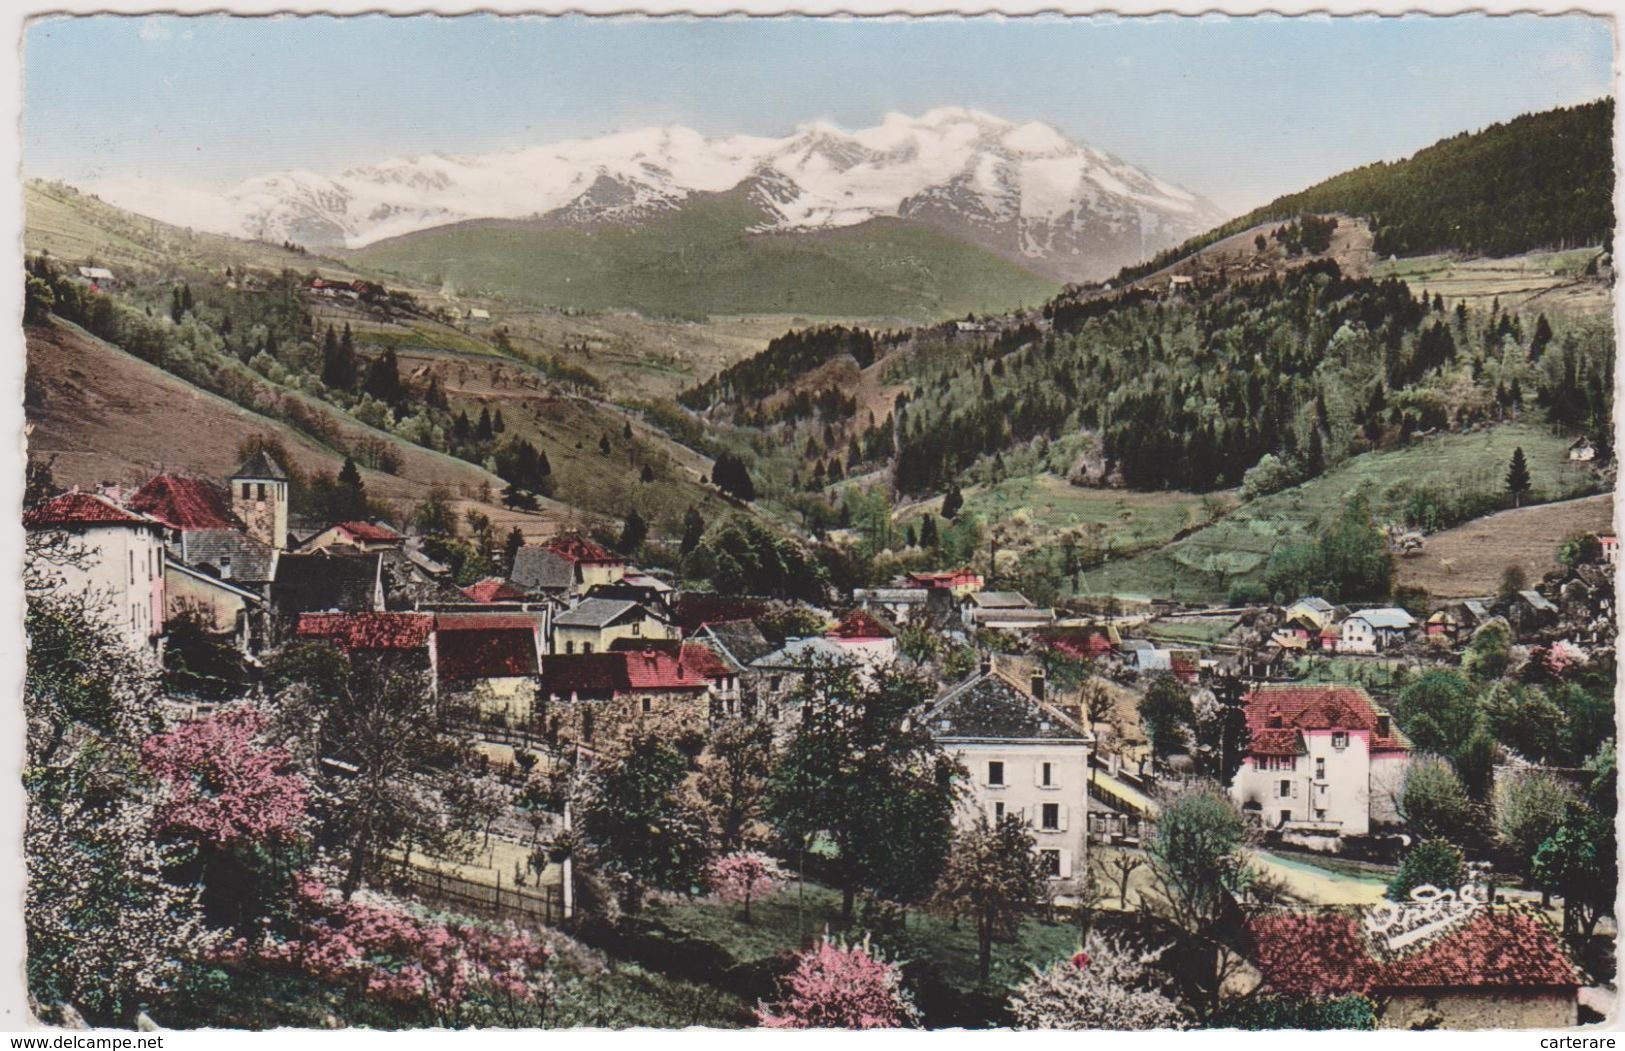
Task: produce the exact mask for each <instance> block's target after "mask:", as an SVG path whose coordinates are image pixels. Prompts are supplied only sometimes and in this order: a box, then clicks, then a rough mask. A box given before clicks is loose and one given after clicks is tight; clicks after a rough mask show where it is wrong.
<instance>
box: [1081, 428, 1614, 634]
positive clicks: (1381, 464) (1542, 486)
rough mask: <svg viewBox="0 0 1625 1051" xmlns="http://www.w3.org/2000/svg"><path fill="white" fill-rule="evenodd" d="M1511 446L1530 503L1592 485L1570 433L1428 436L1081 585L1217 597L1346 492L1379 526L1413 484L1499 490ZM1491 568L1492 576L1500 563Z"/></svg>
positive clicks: (1451, 490) (1130, 594)
mask: <svg viewBox="0 0 1625 1051" xmlns="http://www.w3.org/2000/svg"><path fill="white" fill-rule="evenodd" d="M1519 447H1521V448H1522V449H1523V451H1524V455H1525V456H1526V457H1527V458H1528V461H1529V470H1530V473H1531V475H1532V477H1533V481H1534V493H1535V499H1538V500H1542V501H1559V500H1566V499H1570V498H1574V497H1577V496H1581V495H1585V494H1588V493H1590V492H1592V491H1594V490H1595V488H1596V487H1597V485H1598V484H1599V483H1598V480H1597V476H1596V474H1595V472H1593V471H1592V470H1591V469H1590V468H1587V467H1584V466H1579V465H1571V464H1570V463H1569V461H1568V439H1566V438H1564V437H1562V436H1561V435H1557V434H1554V433H1552V432H1551V431H1550V430H1549V429H1547V428H1545V427H1542V426H1539V425H1536V424H1530V423H1513V424H1503V425H1500V426H1497V427H1493V428H1490V429H1487V430H1482V431H1474V432H1471V433H1468V434H1441V435H1435V436H1432V437H1429V438H1424V439H1422V440H1420V441H1417V442H1415V443H1413V444H1412V445H1411V446H1409V447H1408V448H1404V449H1397V450H1389V451H1384V452H1377V453H1367V454H1365V455H1362V456H1357V457H1355V458H1353V459H1351V460H1348V461H1345V462H1344V463H1342V464H1340V465H1338V466H1337V467H1335V468H1333V469H1332V470H1330V471H1328V472H1327V473H1325V474H1323V475H1321V476H1320V477H1318V478H1315V479H1312V480H1311V481H1309V482H1305V483H1304V484H1302V485H1297V486H1293V487H1292V488H1290V489H1285V490H1282V491H1281V492H1278V493H1272V494H1270V495H1268V496H1265V497H1261V498H1260V499H1257V500H1253V501H1251V502H1249V503H1246V504H1243V505H1242V506H1241V507H1240V508H1238V509H1237V510H1235V511H1234V512H1232V513H1231V514H1229V515H1227V516H1225V517H1224V518H1223V519H1221V520H1220V521H1218V522H1217V523H1215V524H1213V525H1211V526H1208V527H1207V528H1206V529H1202V530H1200V531H1199V532H1197V533H1194V534H1192V535H1191V536H1188V537H1186V538H1185V539H1183V540H1179V541H1176V542H1174V543H1172V544H1170V545H1169V546H1167V547H1165V548H1162V549H1160V550H1157V551H1153V552H1149V553H1147V554H1143V555H1139V556H1137V557H1134V558H1129V559H1125V560H1122V561H1113V562H1108V563H1107V564H1106V565H1104V566H1101V567H1099V568H1097V569H1094V570H1091V571H1090V572H1089V573H1087V574H1085V579H1084V581H1083V587H1082V588H1081V590H1082V591H1083V592H1085V593H1088V594H1117V595H1119V596H1121V597H1124V598H1142V599H1143V598H1153V597H1168V598H1175V599H1181V600H1186V601H1209V602H1212V601H1222V600H1223V599H1224V598H1225V596H1226V595H1227V594H1228V592H1229V589H1230V588H1231V587H1232V586H1233V585H1235V584H1237V583H1240V582H1243V581H1247V582H1256V581H1259V580H1261V579H1262V574H1263V570H1264V567H1265V564H1266V563H1267V562H1268V560H1269V556H1270V554H1271V553H1272V552H1273V551H1275V550H1276V549H1277V548H1278V547H1280V546H1282V545H1285V544H1293V543H1301V542H1303V541H1305V540H1306V539H1308V538H1310V537H1312V536H1313V535H1314V533H1315V531H1316V530H1317V528H1318V527H1319V525H1320V524H1321V523H1323V522H1327V521H1330V520H1331V519H1332V518H1333V517H1334V516H1335V515H1336V514H1337V513H1338V512H1339V511H1340V510H1341V509H1342V507H1343V506H1344V502H1345V500H1346V499H1347V498H1348V496H1349V495H1351V494H1352V493H1354V492H1356V491H1358V490H1360V489H1362V488H1365V489H1366V490H1367V491H1368V492H1369V494H1370V496H1371V499H1372V509H1373V511H1374V513H1375V514H1376V517H1377V519H1378V521H1379V522H1386V521H1394V520H1396V519H1397V517H1398V513H1399V509H1400V505H1401V504H1402V502H1403V500H1404V497H1405V495H1406V494H1407V492H1408V491H1410V490H1412V489H1417V490H1427V491H1431V492H1435V493H1438V494H1441V495H1455V496H1467V495H1473V494H1494V493H1500V492H1501V491H1503V490H1504V488H1505V475H1506V465H1507V463H1508V462H1509V461H1510V459H1511V457H1512V451H1513V449H1515V448H1519ZM1432 544H1433V541H1432V540H1431V539H1430V541H1429V546H1430V547H1431V546H1432ZM1495 574H1496V575H1497V577H1498V576H1499V574H1500V566H1499V565H1498V566H1497V567H1496V570H1495Z"/></svg>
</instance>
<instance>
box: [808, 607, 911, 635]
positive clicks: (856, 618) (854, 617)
mask: <svg viewBox="0 0 1625 1051" xmlns="http://www.w3.org/2000/svg"><path fill="white" fill-rule="evenodd" d="M825 634H826V635H827V636H828V637H830V638H832V639H853V640H857V639H893V638H896V637H897V633H896V632H895V631H893V630H892V629H890V628H888V627H887V626H886V625H885V624H884V623H883V622H882V621H881V620H880V618H879V617H876V616H875V615H874V614H873V613H870V612H869V611H868V610H866V609H855V610H853V611H852V612H851V613H848V614H847V615H846V616H845V617H842V618H841V622H840V623H839V624H837V625H835V626H834V627H833V628H831V629H829V631H827V632H825Z"/></svg>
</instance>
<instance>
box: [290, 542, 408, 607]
mask: <svg viewBox="0 0 1625 1051" xmlns="http://www.w3.org/2000/svg"><path fill="white" fill-rule="evenodd" d="M382 566H383V556H382V555H380V554H379V553H377V552H373V553H371V554H365V555H336V554H329V553H325V552H316V553H313V554H309V555H289V554H283V555H280V556H278V558H277V560H276V577H275V579H274V580H272V582H271V601H272V602H273V603H274V604H275V605H276V606H277V608H278V610H279V611H281V612H282V613H284V614H287V613H317V612H322V611H328V610H350V611H355V612H360V611H367V610H371V609H372V608H373V603H374V601H375V600H376V595H377V587H378V581H379V579H380V575H381V573H382Z"/></svg>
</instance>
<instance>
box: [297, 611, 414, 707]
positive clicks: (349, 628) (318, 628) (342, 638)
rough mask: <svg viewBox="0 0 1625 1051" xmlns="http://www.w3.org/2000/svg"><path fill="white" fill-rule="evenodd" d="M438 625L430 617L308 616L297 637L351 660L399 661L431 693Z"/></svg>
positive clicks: (381, 614)
mask: <svg viewBox="0 0 1625 1051" xmlns="http://www.w3.org/2000/svg"><path fill="white" fill-rule="evenodd" d="M434 628H435V625H434V617H433V616H432V615H430V614H428V613H388V612H366V613H305V614H301V615H300V616H299V618H298V621H297V624H296V627H295V629H294V636H295V637H296V638H297V639H298V640H299V641H301V642H327V643H330V644H332V645H334V646H337V647H338V648H340V649H342V650H344V651H345V652H346V653H348V654H349V655H350V657H351V658H352V659H357V658H368V659H371V660H388V661H398V662H400V666H403V667H406V668H409V669H414V670H416V671H420V672H422V673H423V674H424V676H425V677H426V679H427V681H428V684H429V688H430V690H434V689H435V688H436V682H435V677H434V675H435V641H436V640H435V630H434Z"/></svg>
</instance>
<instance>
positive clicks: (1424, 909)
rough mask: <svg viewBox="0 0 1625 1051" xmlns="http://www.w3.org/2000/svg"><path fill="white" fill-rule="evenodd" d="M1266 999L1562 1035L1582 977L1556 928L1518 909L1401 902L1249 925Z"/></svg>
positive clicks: (1573, 1013)
mask: <svg viewBox="0 0 1625 1051" xmlns="http://www.w3.org/2000/svg"><path fill="white" fill-rule="evenodd" d="M1245 939H1246V943H1247V948H1248V952H1247V955H1248V959H1249V960H1250V961H1251V962H1252V964H1253V966H1254V968H1255V969H1256V970H1257V972H1258V979H1259V982H1260V984H1261V986H1262V991H1264V992H1268V993H1275V994H1280V995H1287V996H1311V997H1335V996H1346V995H1351V994H1359V995H1363V996H1367V997H1369V998H1371V1000H1372V1001H1374V1002H1375V1003H1376V1005H1377V1011H1378V1023H1377V1024H1378V1025H1379V1026H1382V1027H1384V1028H1395V1029H1423V1028H1426V1029H1564V1028H1568V1027H1570V1026H1573V1025H1575V1024H1576V1022H1577V1020H1578V1017H1577V1016H1578V1008H1577V1004H1578V997H1579V990H1580V986H1581V982H1582V979H1581V975H1580V973H1579V972H1578V971H1577V970H1576V968H1575V966H1574V963H1573V962H1572V961H1571V960H1570V958H1569V955H1568V953H1567V952H1566V951H1565V950H1564V948H1563V944H1562V940H1561V939H1560V938H1559V937H1558V934H1557V932H1556V931H1554V930H1553V929H1552V927H1551V925H1550V924H1549V923H1548V922H1547V921H1546V920H1545V918H1544V917H1542V916H1540V915H1539V914H1538V913H1537V912H1535V911H1534V910H1533V909H1529V908H1527V907H1525V906H1521V905H1510V906H1504V905H1496V906H1492V905H1487V904H1477V905H1475V904H1473V903H1470V902H1462V901H1451V902H1444V903H1441V904H1431V905H1430V904H1427V903H1418V902H1402V903H1397V904H1385V905H1382V906H1377V907H1375V908H1372V909H1348V908H1335V909H1267V910H1262V911H1259V912H1255V913H1253V914H1251V915H1250V916H1248V917H1247V920H1246V925H1245Z"/></svg>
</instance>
